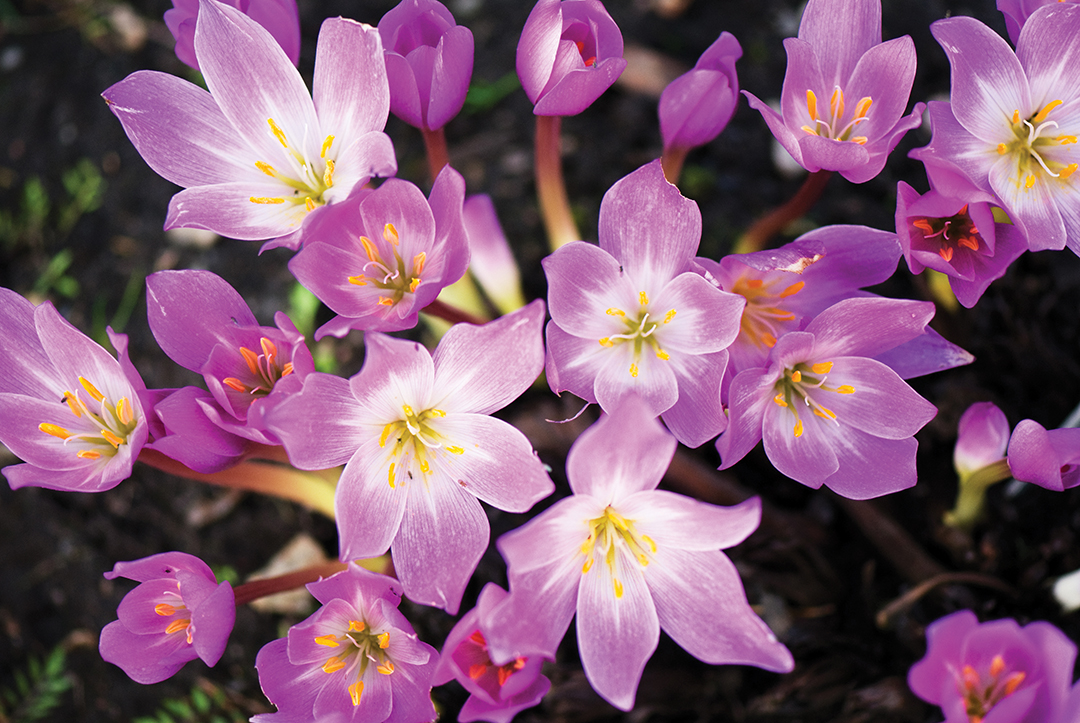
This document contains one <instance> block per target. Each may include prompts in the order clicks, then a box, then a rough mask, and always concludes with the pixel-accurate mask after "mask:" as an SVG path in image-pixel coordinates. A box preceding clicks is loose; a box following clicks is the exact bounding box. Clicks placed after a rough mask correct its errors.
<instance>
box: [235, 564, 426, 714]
mask: <svg viewBox="0 0 1080 723" xmlns="http://www.w3.org/2000/svg"><path fill="white" fill-rule="evenodd" d="M307 589H308V590H309V591H311V594H312V595H314V596H315V598H316V599H317V600H318V601H319V602H321V603H322V604H323V606H322V607H321V608H319V609H318V610H317V611H315V614H314V615H312V616H311V617H309V618H308V619H307V620H305V621H304V622H302V623H300V624H298V625H294V626H292V627H291V628H289V635H288V637H287V638H281V639H278V640H275V641H273V642H272V643H269V644H267V645H265V646H263V649H262V650H260V651H259V654H258V656H256V658H255V667H256V668H258V670H259V684H260V685H262V689H263V692H264V693H265V694H266V697H267V698H269V699H270V702H271V703H273V704H274V705H276V706H277V708H278V710H277V712H276V713H263V714H260V715H257V716H255V717H253V718H252V719H251V720H252V721H254V722H255V723H292V722H293V721H335V722H336V723H346V722H355V723H427V722H428V721H432V720H434V719H435V716H436V714H435V707H434V706H433V705H432V704H431V676H432V673H434V671H435V665H436V663H437V662H438V658H439V654H438V653H437V652H435V649H434V648H432V647H431V646H430V645H426V644H424V643H422V642H420V641H419V640H417V638H416V633H414V632H413V628H412V625H410V624H409V621H408V620H406V619H405V616H404V615H402V614H401V612H400V611H399V610H398V605H400V604H401V586H400V584H399V583H398V582H397V581H396V580H394V579H392V578H389V577H387V576H385V575H377V574H375V573H373V572H368V571H367V570H364V569H363V568H361V567H359V566H357V565H355V564H351V565H349V567H348V569H346V570H343V571H341V572H339V573H338V574H336V575H334V576H332V577H328V578H326V579H325V580H319V581H318V582H313V583H310V584H309V585H308V586H307Z"/></svg>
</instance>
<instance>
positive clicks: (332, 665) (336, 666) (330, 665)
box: [322, 656, 345, 673]
mask: <svg viewBox="0 0 1080 723" xmlns="http://www.w3.org/2000/svg"><path fill="white" fill-rule="evenodd" d="M344 667H345V661H344V660H339V659H338V658H337V656H334V657H333V658H330V659H329V660H327V661H326V662H325V663H323V666H322V669H323V672H324V673H336V672H338V671H339V670H341V669H342V668H344Z"/></svg>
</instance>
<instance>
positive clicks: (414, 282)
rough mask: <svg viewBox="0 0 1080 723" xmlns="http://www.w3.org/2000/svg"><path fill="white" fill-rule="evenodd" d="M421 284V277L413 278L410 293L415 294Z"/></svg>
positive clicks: (410, 283)
mask: <svg viewBox="0 0 1080 723" xmlns="http://www.w3.org/2000/svg"><path fill="white" fill-rule="evenodd" d="M418 286H420V279H413V280H412V281H410V282H409V293H410V294H415V293H416V289H417V287H418Z"/></svg>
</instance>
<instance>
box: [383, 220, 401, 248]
mask: <svg viewBox="0 0 1080 723" xmlns="http://www.w3.org/2000/svg"><path fill="white" fill-rule="evenodd" d="M382 236H383V238H384V239H386V240H387V241H389V242H390V243H392V244H394V245H395V246H397V245H398V243H399V239H400V238H401V237H400V236H398V232H397V229H396V228H394V224H392V223H388V224H386V225H385V226H383V232H382Z"/></svg>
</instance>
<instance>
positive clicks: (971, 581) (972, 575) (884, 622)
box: [874, 572, 1016, 628]
mask: <svg viewBox="0 0 1080 723" xmlns="http://www.w3.org/2000/svg"><path fill="white" fill-rule="evenodd" d="M950 584H962V585H982V586H983V587H992V588H994V589H995V590H1000V591H1001V592H1004V593H1006V594H1008V595H1012V596H1013V597H1016V590H1015V589H1013V588H1012V587H1011V586H1009V585H1006V584H1005V583H1004V582H1002V581H1001V580H999V579H997V578H996V577H994V576H992V575H984V574H983V573H981V572H946V573H943V574H941V575H935V576H934V577H932V578H930V579H929V580H926V581H924V582H923V583H921V584H919V585H916V586H915V587H913V588H911V589H910V590H908V591H907V592H906V593H904V594H903V595H901V596H900V597H898V598H896V599H895V600H893V601H892V602H891V603H889V604H888V605H886V606H885V607H883V608H881V610H879V611H878V614H877V617H876V618H875V619H874V621H875V622H876V623H877V626H878V627H879V628H886V627H888V626H889V623H890V622H891V621H892V619H893V618H894V617H896V616H897V615H899V614H900V613H902V612H904V611H905V610H907V609H908V608H910V607H911V606H912V605H914V604H915V603H916V602H918V601H919V599H920V598H922V597H923V596H924V595H926V593H928V592H930V591H931V590H933V589H934V588H935V587H937V586H938V585H950Z"/></svg>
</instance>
